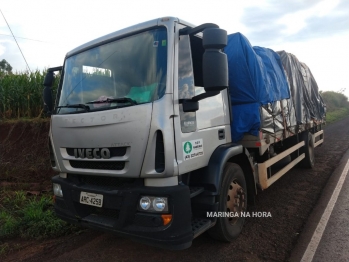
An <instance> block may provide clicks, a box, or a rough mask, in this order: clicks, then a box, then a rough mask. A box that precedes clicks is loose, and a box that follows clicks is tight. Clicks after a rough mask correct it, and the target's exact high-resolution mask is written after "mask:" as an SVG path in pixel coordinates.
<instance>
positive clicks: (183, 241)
mask: <svg viewBox="0 0 349 262" xmlns="http://www.w3.org/2000/svg"><path fill="white" fill-rule="evenodd" d="M52 182H53V183H57V184H60V185H61V188H62V191H63V198H62V197H56V201H55V211H56V214H57V216H58V217H60V218H62V219H63V220H66V221H68V222H70V223H75V224H80V225H82V226H85V227H90V228H94V229H100V230H104V231H108V232H113V233H116V234H118V235H121V236H124V237H127V238H130V239H133V240H135V241H139V242H143V243H146V244H148V245H153V246H158V247H161V248H166V249H185V248H188V247H190V246H191V243H192V240H193V233H192V228H191V204H190V192H189V188H188V187H187V186H182V185H178V186H171V187H145V186H143V185H140V184H137V185H132V186H126V187H122V188H118V189H115V188H108V187H103V186H97V185H91V184H85V183H80V182H77V181H74V180H70V179H69V176H68V178H67V179H65V178H61V177H59V176H55V177H53V178H52ZM81 191H84V192H91V193H97V194H102V195H103V207H101V208H99V207H93V206H89V205H84V204H80V201H79V199H80V193H81ZM143 195H148V196H162V197H167V198H168V203H169V213H170V214H172V221H171V222H170V223H169V224H168V225H166V226H164V225H163V224H162V219H161V214H155V213H145V212H140V211H138V210H137V205H138V201H139V199H140V197H141V196H143Z"/></svg>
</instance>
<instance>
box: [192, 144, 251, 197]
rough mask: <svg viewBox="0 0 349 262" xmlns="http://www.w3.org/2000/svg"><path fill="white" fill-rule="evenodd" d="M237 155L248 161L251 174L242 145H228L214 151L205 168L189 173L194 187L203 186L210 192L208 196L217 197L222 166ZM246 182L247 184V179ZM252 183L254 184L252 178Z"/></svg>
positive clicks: (249, 159)
mask: <svg viewBox="0 0 349 262" xmlns="http://www.w3.org/2000/svg"><path fill="white" fill-rule="evenodd" d="M239 155H243V156H244V158H245V157H246V158H247V159H248V161H249V164H250V165H251V170H252V172H253V171H254V169H253V165H252V162H251V158H250V157H249V153H248V151H247V150H244V147H243V146H242V145H239V144H235V143H229V144H225V145H221V146H219V147H217V148H216V149H215V151H214V152H213V154H212V155H211V158H210V160H209V163H208V165H207V166H206V167H204V168H201V169H198V170H195V171H192V172H191V174H192V175H191V182H192V183H193V184H196V185H203V186H205V189H206V190H207V191H209V192H210V195H219V191H220V184H221V181H222V176H223V169H224V166H225V164H226V163H227V162H228V161H229V159H231V158H233V157H234V156H239ZM246 182H247V183H248V181H247V179H246ZM253 182H255V181H254V176H253ZM254 184H255V183H254ZM254 187H255V185H254Z"/></svg>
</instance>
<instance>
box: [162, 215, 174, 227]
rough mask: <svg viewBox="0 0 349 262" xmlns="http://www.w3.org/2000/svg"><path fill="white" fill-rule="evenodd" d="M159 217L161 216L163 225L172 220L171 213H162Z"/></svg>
mask: <svg viewBox="0 0 349 262" xmlns="http://www.w3.org/2000/svg"><path fill="white" fill-rule="evenodd" d="M161 218H162V222H163V223H164V226H166V225H168V224H169V223H170V222H171V221H172V215H171V214H162V215H161Z"/></svg>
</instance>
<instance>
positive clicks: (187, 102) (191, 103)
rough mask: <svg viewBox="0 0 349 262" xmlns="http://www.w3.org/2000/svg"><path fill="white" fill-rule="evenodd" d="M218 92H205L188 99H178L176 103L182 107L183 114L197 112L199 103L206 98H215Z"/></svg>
mask: <svg viewBox="0 0 349 262" xmlns="http://www.w3.org/2000/svg"><path fill="white" fill-rule="evenodd" d="M219 93H220V91H211V92H205V93H202V94H200V95H197V96H194V97H192V98H190V99H179V100H178V103H179V104H182V105H183V112H195V111H198V110H199V101H200V100H202V99H205V98H208V97H212V96H216V95H218V94H219Z"/></svg>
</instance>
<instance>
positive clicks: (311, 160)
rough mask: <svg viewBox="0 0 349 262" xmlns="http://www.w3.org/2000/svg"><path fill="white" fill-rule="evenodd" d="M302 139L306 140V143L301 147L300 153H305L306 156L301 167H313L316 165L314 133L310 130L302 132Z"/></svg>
mask: <svg viewBox="0 0 349 262" xmlns="http://www.w3.org/2000/svg"><path fill="white" fill-rule="evenodd" d="M301 139H302V140H303V141H304V144H305V145H304V146H303V147H301V148H300V150H299V153H300V154H303V153H304V154H305V157H304V159H303V160H302V161H301V162H300V163H299V164H300V166H301V167H305V168H313V167H314V165H315V153H314V143H313V135H312V133H310V132H309V131H305V132H303V133H302V135H301Z"/></svg>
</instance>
